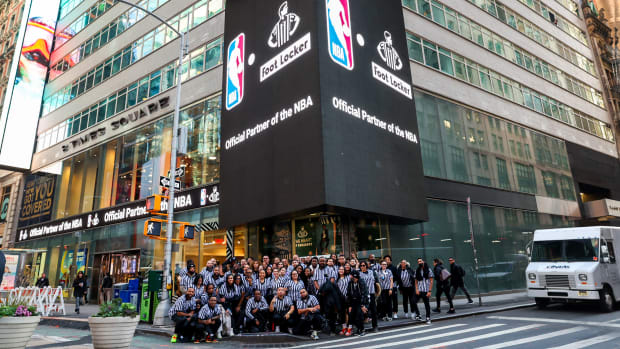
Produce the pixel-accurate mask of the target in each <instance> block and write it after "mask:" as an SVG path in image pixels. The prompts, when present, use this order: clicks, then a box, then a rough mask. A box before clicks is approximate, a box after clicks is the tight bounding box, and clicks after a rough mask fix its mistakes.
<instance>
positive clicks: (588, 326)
mask: <svg viewBox="0 0 620 349" xmlns="http://www.w3.org/2000/svg"><path fill="white" fill-rule="evenodd" d="M321 337H322V338H321V339H320V340H319V341H308V342H301V343H300V342H297V343H286V344H284V343H282V344H279V345H270V344H266V343H264V342H262V341H261V340H260V338H256V342H255V343H252V344H242V343H238V342H235V341H227V340H226V341H222V342H220V343H217V344H171V343H170V342H169V339H167V338H164V337H159V336H136V337H135V338H134V341H133V342H132V346H131V347H132V348H162V347H166V348H196V347H212V348H214V347H217V348H226V349H228V348H235V349H240V348H284V347H288V348H338V349H349V348H350V349H370V348H372V349H375V348H458V349H461V348H463V349H465V348H485V349H491V348H514V349H523V348H528V349H537V348H562V349H573V348H605V349H611V348H620V310H618V311H615V312H612V313H608V314H602V313H599V312H598V311H597V310H593V309H591V308H590V307H589V306H586V305H570V306H564V305H557V306H550V307H549V308H548V309H546V310H538V309H536V308H533V307H532V308H526V309H520V310H513V311H506V312H500V313H494V314H486V315H479V316H470V317H464V318H459V319H453V320H445V321H438V322H435V323H432V324H431V325H426V324H421V323H420V324H417V323H413V322H412V325H411V326H406V327H401V328H396V329H391V330H385V331H381V332H378V333H368V334H366V336H364V337H335V336H331V337H330V336H326V335H321ZM89 343H90V336H89V333H88V331H79V330H68V329H62V328H56V327H46V326H39V328H38V329H37V332H36V336H35V338H33V340H32V341H31V342H30V343H29V346H28V347H29V348H41V349H44V348H60V347H62V348H92V345H89Z"/></svg>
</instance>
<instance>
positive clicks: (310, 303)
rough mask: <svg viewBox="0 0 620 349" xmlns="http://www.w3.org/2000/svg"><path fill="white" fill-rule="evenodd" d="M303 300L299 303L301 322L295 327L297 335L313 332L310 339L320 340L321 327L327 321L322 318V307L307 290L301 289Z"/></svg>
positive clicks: (298, 310) (298, 311)
mask: <svg viewBox="0 0 620 349" xmlns="http://www.w3.org/2000/svg"><path fill="white" fill-rule="evenodd" d="M300 294H301V298H300V299H299V300H298V301H297V313H298V314H299V321H298V322H297V326H295V330H294V332H293V333H295V334H296V335H298V336H303V335H305V334H307V333H308V331H312V334H311V335H310V338H312V339H314V340H317V339H319V335H318V331H320V330H321V326H322V324H323V322H324V321H325V320H324V318H323V316H321V313H320V311H321V306H320V305H319V301H318V300H317V299H316V297H315V296H313V295H310V294H308V291H306V289H303V288H302V289H301V291H300Z"/></svg>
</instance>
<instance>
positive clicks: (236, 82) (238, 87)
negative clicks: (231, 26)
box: [226, 33, 245, 110]
mask: <svg viewBox="0 0 620 349" xmlns="http://www.w3.org/2000/svg"><path fill="white" fill-rule="evenodd" d="M227 57H228V60H227V62H228V66H227V68H228V69H227V71H226V109H227V110H231V109H233V108H234V107H236V106H238V105H239V104H241V101H242V100H243V94H244V92H245V86H244V81H243V80H244V79H243V78H244V76H245V34H243V33H241V34H239V36H237V37H236V38H235V39H234V40H233V41H232V42H231V43H230V44H229V45H228V56H227Z"/></svg>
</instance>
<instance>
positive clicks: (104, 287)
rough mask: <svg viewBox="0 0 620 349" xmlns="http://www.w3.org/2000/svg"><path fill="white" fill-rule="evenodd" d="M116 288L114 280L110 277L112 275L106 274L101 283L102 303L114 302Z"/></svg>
mask: <svg viewBox="0 0 620 349" xmlns="http://www.w3.org/2000/svg"><path fill="white" fill-rule="evenodd" d="M113 287H114V279H112V276H110V273H106V274H105V276H104V277H103V281H102V282H101V297H100V301H101V303H106V302H107V303H109V302H111V301H112V294H113V291H114V289H113Z"/></svg>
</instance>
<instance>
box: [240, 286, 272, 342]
mask: <svg viewBox="0 0 620 349" xmlns="http://www.w3.org/2000/svg"><path fill="white" fill-rule="evenodd" d="M268 317H269V306H268V305H267V301H266V300H265V298H264V297H263V296H262V295H261V292H260V290H258V289H256V290H254V297H252V298H250V299H249V300H248V304H247V305H246V307H245V318H246V319H247V321H246V325H247V328H248V331H249V332H251V333H258V332H265V329H266V325H267V318H268Z"/></svg>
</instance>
